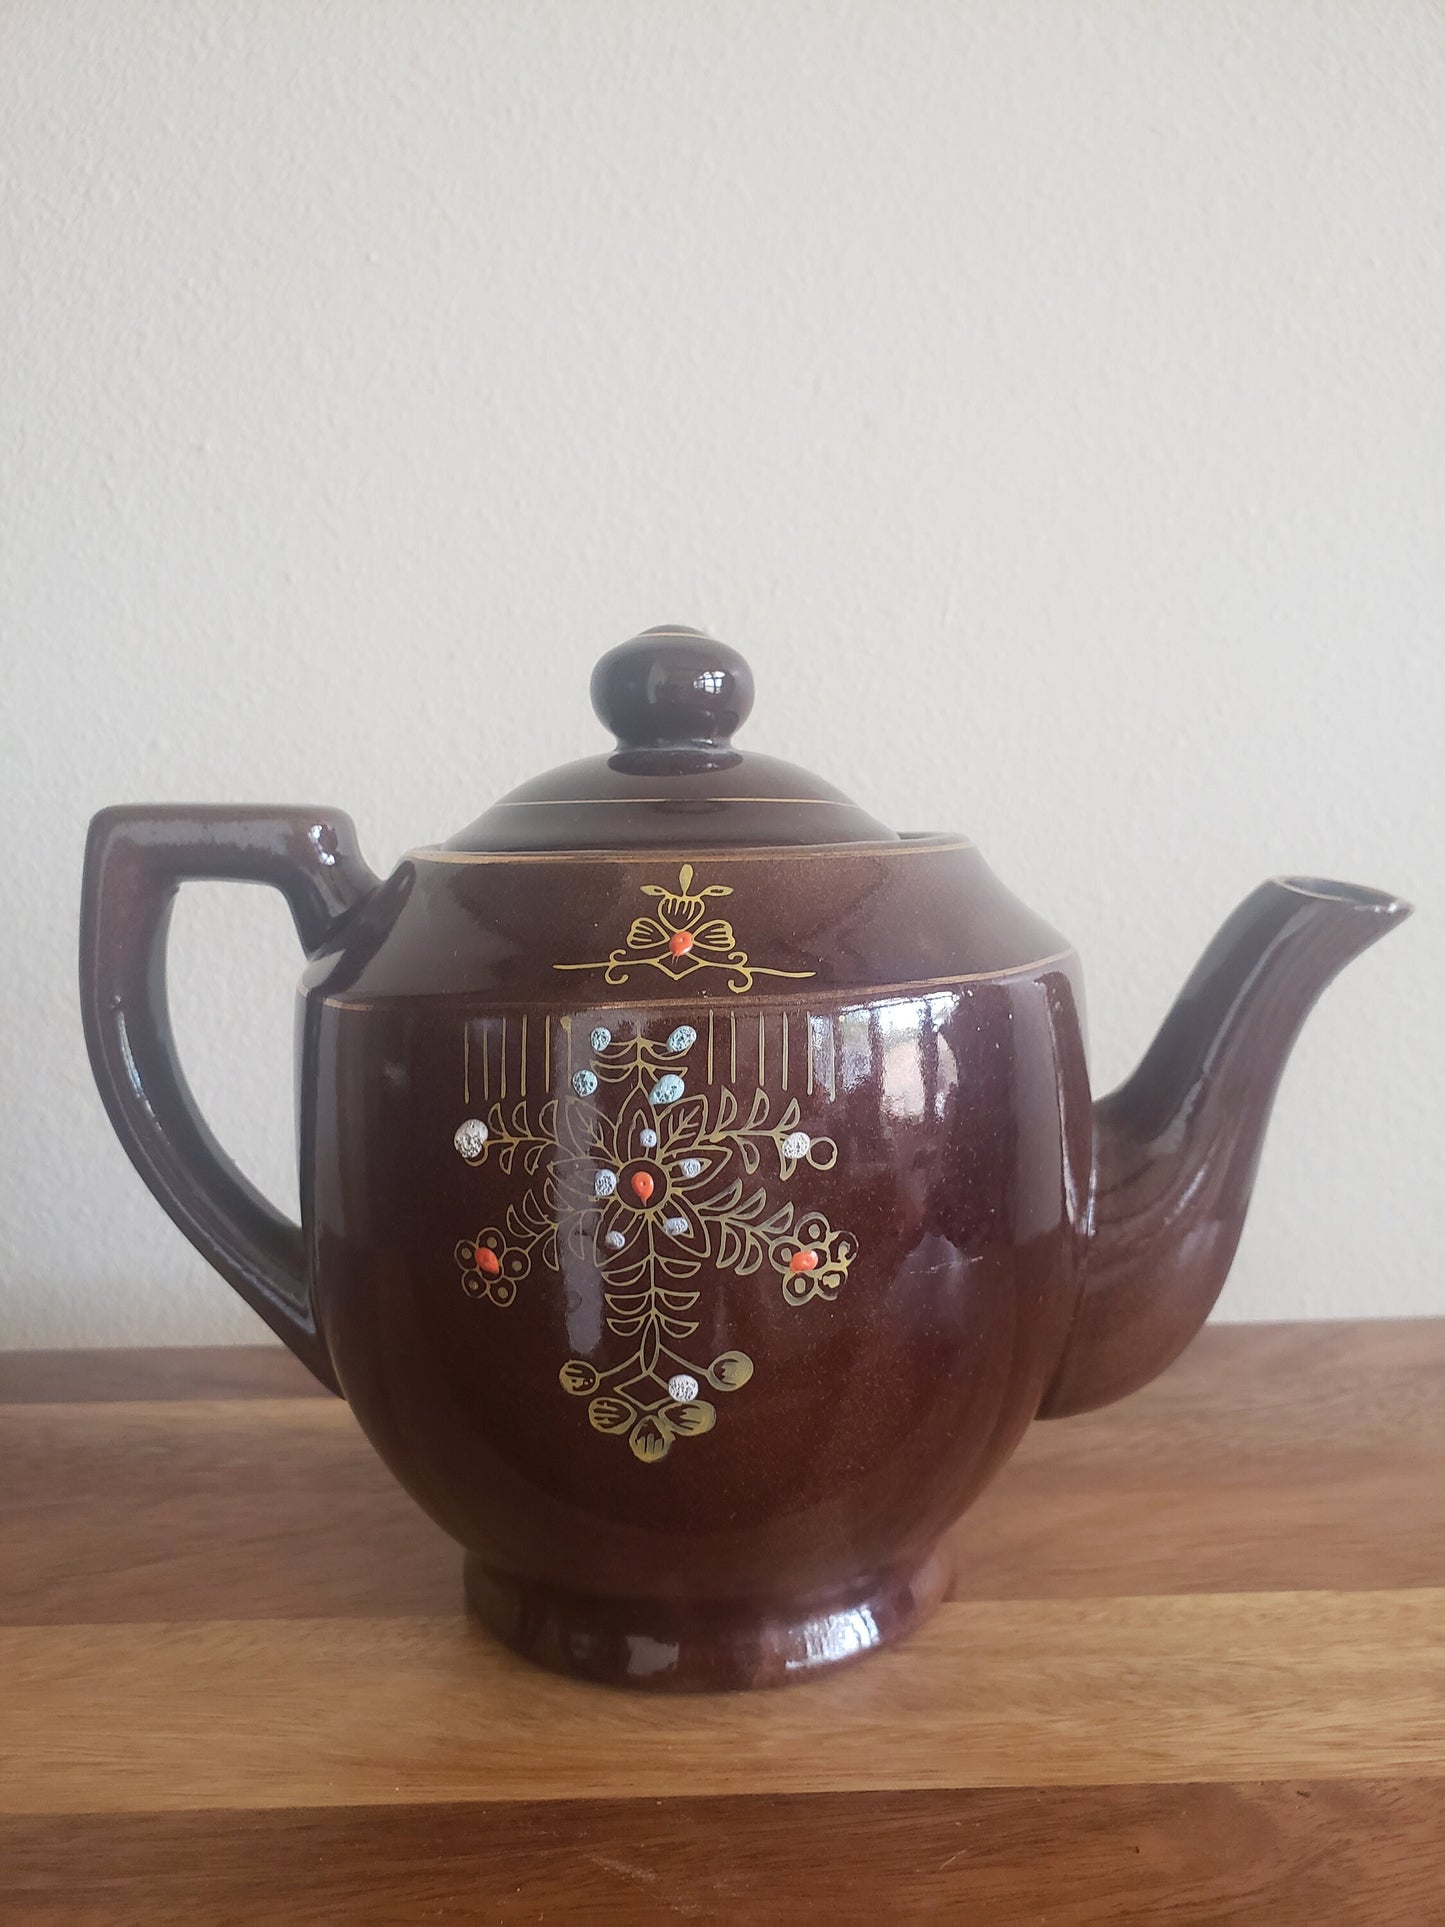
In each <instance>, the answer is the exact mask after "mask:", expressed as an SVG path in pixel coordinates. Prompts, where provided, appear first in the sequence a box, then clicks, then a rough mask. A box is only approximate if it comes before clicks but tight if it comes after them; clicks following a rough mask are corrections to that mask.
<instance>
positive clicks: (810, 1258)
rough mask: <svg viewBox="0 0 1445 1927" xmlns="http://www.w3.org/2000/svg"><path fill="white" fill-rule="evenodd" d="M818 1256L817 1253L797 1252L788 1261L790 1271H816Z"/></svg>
mask: <svg viewBox="0 0 1445 1927" xmlns="http://www.w3.org/2000/svg"><path fill="white" fill-rule="evenodd" d="M817 1269H818V1254H817V1252H816V1251H795V1252H794V1253H793V1255H792V1257H791V1258H789V1260H788V1270H789V1271H816V1270H817Z"/></svg>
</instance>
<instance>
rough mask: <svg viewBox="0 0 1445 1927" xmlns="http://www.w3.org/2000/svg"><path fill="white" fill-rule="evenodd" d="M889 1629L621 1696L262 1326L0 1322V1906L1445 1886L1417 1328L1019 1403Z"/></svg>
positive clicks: (423, 1914)
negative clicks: (1054, 1420) (522, 1639)
mask: <svg viewBox="0 0 1445 1927" xmlns="http://www.w3.org/2000/svg"><path fill="white" fill-rule="evenodd" d="M956 1541H957V1550H958V1555H959V1576H958V1580H957V1583H956V1585H955V1587H954V1591H953V1595H952V1597H951V1598H950V1600H949V1601H948V1602H947V1603H946V1604H945V1606H944V1607H943V1608H942V1610H941V1611H940V1612H939V1614H938V1615H937V1616H936V1618H935V1619H934V1620H933V1621H932V1622H931V1623H930V1624H929V1625H927V1626H926V1627H925V1628H924V1629H923V1631H922V1632H921V1633H920V1634H919V1635H917V1636H916V1637H915V1638H914V1639H913V1640H912V1641H910V1642H909V1643H907V1644H906V1645H904V1646H902V1647H900V1648H898V1649H897V1650H896V1651H892V1652H886V1653H884V1654H882V1655H880V1656H879V1657H877V1658H875V1659H872V1660H870V1661H868V1662H866V1663H865V1664H863V1665H861V1666H859V1667H857V1668H856V1669H853V1670H850V1671H845V1672H843V1673H839V1674H837V1675H835V1676H834V1677H832V1678H829V1679H825V1680H822V1681H820V1682H818V1683H815V1684H812V1685H805V1686H800V1687H796V1688H793V1689H790V1690H787V1691H784V1692H779V1693H770V1694H754V1695H743V1696H738V1697H718V1698H713V1697H703V1698H695V1699H682V1700H677V1699H663V1700H654V1699H650V1698H641V1697H631V1696H628V1695H625V1694H621V1693H616V1692H611V1691H608V1690H606V1689H602V1688H595V1687H587V1686H581V1685H577V1684H573V1683H571V1682H568V1681H564V1680H560V1679H556V1678H553V1677H551V1676H549V1675H546V1674H543V1673H540V1672H537V1671H535V1670H534V1669H532V1668H529V1667H527V1666H525V1665H524V1664H522V1663H521V1662H520V1661H517V1660H515V1659H514V1658H512V1657H511V1656H510V1655H509V1654H507V1653H505V1652H504V1651H502V1650H501V1649H500V1648H499V1647H497V1646H496V1645H495V1644H494V1643H493V1642H491V1641H490V1640H489V1639H488V1638H487V1637H486V1636H485V1635H484V1634H483V1633H481V1632H480V1631H479V1630H478V1629H476V1628H475V1627H474V1626H473V1625H471V1624H470V1623H469V1622H468V1620H467V1619H466V1617H465V1615H464V1613H463V1611H462V1608H461V1598H460V1559H459V1555H458V1553H457V1551H456V1549H455V1548H454V1547H453V1546H451V1545H450V1544H449V1543H448V1542H447V1541H446V1540H445V1539H443V1538H442V1537H441V1535H440V1534H439V1533H437V1532H436V1531H435V1530H434V1529H433V1528H432V1527H431V1526H430V1525H428V1523H427V1522H426V1521H425V1520H424V1519H423V1518H422V1517H421V1515H420V1514H419V1513H417V1512H416V1511H415V1508H414V1507H413V1506H412V1505H411V1503H410V1501H408V1500H407V1499H406V1498H405V1497H404V1496H403V1495H402V1494H401V1493H400V1492H399V1491H398V1490H397V1489H396V1488H395V1487H394V1486H393V1485H392V1484H391V1483H390V1481H389V1479H388V1477H387V1475H386V1473H385V1472H384V1471H383V1470H382V1468H381V1466H380V1464H379V1463H378V1462H377V1461H376V1460H375V1459H374V1457H373V1456H372V1455H371V1453H370V1451H369V1448H368V1447H367V1446H366V1444H365V1442H364V1441H363V1440H362V1439H361V1437H360V1435H359V1433H358V1432H357V1430H356V1427H355V1425H354V1423H353V1421H352V1420H351V1417H350V1415H349V1413H348V1412H347V1411H346V1408H345V1407H344V1406H343V1405H341V1404H340V1403H339V1402H338V1401H336V1400H333V1399H330V1398H328V1397H326V1396H324V1395H319V1394H318V1393H317V1392H316V1391H315V1390H314V1388H313V1385H312V1382H311V1381H310V1380H309V1379H308V1378H307V1376H306V1375H305V1374H304V1373H303V1372H302V1371H301V1370H300V1368H299V1367H296V1366H295V1365H294V1364H293V1363H292V1361H291V1360H290V1359H289V1358H288V1357H287V1355H286V1354H284V1353H282V1352H279V1351H275V1350H269V1349H268V1350H261V1349H257V1350H254V1351H215V1352H197V1351H176V1352H169V1353H161V1352H140V1353H125V1352H119V1353H110V1354H103V1353H94V1354H83V1353H60V1354H57V1353H48V1354H41V1353H34V1354H10V1355H8V1356H3V1357H0V1920H4V1921H7V1922H8V1921H9V1920H12V1919H13V1920H16V1921H22V1922H24V1921H31V1920H35V1921H47V1922H48V1921H61V1920H75V1921H82V1920H84V1921H107V1922H108V1921H137V1922H141V1921H146V1922H153V1921H171V1920H176V1921H179V1920H183V1919H184V1920H189V1921H207V1920H244V1921H259V1920H265V1921H272V1920H275V1921H303V1920H304V1921H324V1920H335V1919H342V1920H378V1921H379V1920H420V1919H431V1918H436V1917H439V1916H441V1917H451V1918H475V1919H496V1920H568V1919H571V1920H593V1919H596V1920H617V1921H638V1920H649V1919H654V1918H673V1917H677V1918H681V1919H727V1918H758V1919H804V1918H827V1919H858V1920H873V1921H882V1920H891V1919H898V1918H901V1917H918V1916H920V1915H923V1916H927V1915H931V1914H937V1915H940V1916H943V1917H945V1918H958V1919H967V1920H969V1921H1007V1922H1013V1921H1019V1922H1023V1921H1048V1922H1068V1923H1075V1922H1093V1921H1108V1920H1139V1921H1157V1920H1168V1921H1234V1920H1238V1921H1253V1920H1261V1919H1265V1918H1268V1919H1269V1920H1271V1921H1272V1922H1273V1921H1295V1920H1298V1921H1308V1922H1337V1921H1361V1922H1372V1923H1374V1922H1411V1923H1413V1922H1420V1923H1427V1922H1428V1923H1441V1922H1445V1320H1442V1321H1418V1320H1415V1321H1399V1322H1394V1323H1388V1324H1386V1323H1381V1324H1368V1325H1363V1324H1361V1325H1312V1326H1295V1327H1289V1326H1270V1327H1263V1326H1254V1327H1221V1328H1217V1329H1214V1330H1210V1331H1206V1332H1205V1334H1204V1335H1203V1337H1202V1338H1201V1339H1200V1340H1199V1342H1198V1343H1197V1344H1196V1346H1195V1347H1194V1348H1193V1350H1192V1351H1191V1352H1190V1353H1189V1354H1188V1355H1187V1356H1186V1357H1185V1359H1184V1360H1182V1361H1181V1362H1180V1364H1179V1365H1178V1366H1176V1367H1175V1369H1174V1370H1173V1372H1171V1373H1170V1374H1169V1375H1168V1376H1166V1377H1165V1378H1164V1379H1162V1380H1161V1381H1160V1382H1159V1383H1158V1384H1157V1385H1155V1386H1153V1387H1151V1388H1150V1389H1149V1390H1148V1391H1146V1392H1144V1393H1141V1394H1139V1395H1137V1396H1136V1397H1135V1398H1133V1399H1132V1400H1129V1401H1126V1402H1125V1403H1123V1404H1121V1405H1118V1406H1116V1407H1113V1408H1111V1409H1109V1410H1107V1411H1104V1412H1100V1413H1095V1414H1091V1415H1090V1416H1088V1417H1085V1418H1080V1419H1072V1420H1069V1421H1066V1422H1064V1423H1061V1424H1056V1425H1046V1426H1037V1427H1035V1428H1034V1430H1033V1431H1032V1432H1031V1433H1030V1435H1029V1437H1028V1438H1027V1439H1026V1440H1025V1442H1024V1445H1023V1447H1022V1448H1021V1450H1020V1452H1019V1454H1018V1456H1017V1458H1016V1459H1015V1461H1014V1463H1013V1464H1012V1465H1011V1466H1010V1467H1009V1468H1008V1470H1007V1471H1006V1472H1005V1473H1004V1475H1003V1477H1002V1478H1001V1479H1000V1480H999V1482H998V1484H997V1485H996V1486H995V1488H994V1489H993V1490H992V1491H990V1492H989V1493H988V1494H986V1495H985V1497H984V1498H983V1499H982V1500H981V1501H980V1503H979V1504H978V1505H977V1506H976V1507H975V1508H974V1509H973V1511H972V1512H970V1513H969V1514H968V1515H967V1517H966V1518H965V1519H964V1520H963V1521H961V1522H960V1524H959V1526H958V1527H957V1528H956Z"/></svg>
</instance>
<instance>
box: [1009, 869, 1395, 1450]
mask: <svg viewBox="0 0 1445 1927" xmlns="http://www.w3.org/2000/svg"><path fill="white" fill-rule="evenodd" d="M1410 909H1411V906H1410V905H1409V904H1408V903H1403V902H1401V901H1400V900H1399V899H1398V898H1396V897H1392V896H1387V895H1385V894H1384V893H1383V892H1381V891H1378V890H1368V889H1363V888H1360V887H1357V886H1356V885H1353V884H1348V883H1333V882H1329V881H1327V880H1325V879H1322V878H1318V877H1275V878H1273V879H1271V880H1270V881H1269V882H1268V883H1263V884H1261V885H1260V887H1259V888H1258V889H1257V890H1256V891H1254V893H1253V894H1252V895H1251V896H1248V897H1246V898H1245V900H1244V902H1243V903H1242V904H1240V906H1239V908H1238V909H1237V910H1236V911H1235V912H1234V914H1233V915H1232V916H1231V917H1230V918H1229V920H1228V921H1227V922H1226V923H1225V924H1224V926H1223V927H1222V929H1221V930H1220V931H1219V933H1218V935H1217V936H1216V937H1215V938H1214V941H1213V942H1212V943H1211V944H1210V945H1209V948H1208V949H1207V950H1206V951H1205V953H1204V955H1203V956H1202V957H1201V958H1200V960H1199V963H1198V964H1197V965H1196V967H1195V970H1194V973H1193V975H1192V976H1191V977H1190V979H1189V981H1188V983H1187V984H1186V985H1185V986H1184V989H1183V991H1182V992H1181V994H1180V996H1179V998H1178V1001H1177V1002H1176V1003H1175V1005H1174V1007H1173V1009H1172V1010H1171V1011H1170V1012H1169V1014H1168V1016H1167V1017H1166V1018H1165V1020H1164V1023H1163V1026H1162V1027H1161V1029H1160V1031H1159V1034H1158V1036H1157V1037H1156V1038H1155V1039H1154V1042H1153V1043H1152V1044H1151V1045H1150V1047H1149V1049H1148V1051H1147V1053H1146V1054H1145V1056H1144V1059H1143V1061H1142V1062H1141V1063H1140V1065H1139V1067H1138V1069H1137V1070H1136V1071H1135V1072H1134V1074H1133V1076H1132V1077H1130V1078H1129V1079H1128V1081H1127V1082H1126V1083H1124V1084H1122V1085H1121V1086H1120V1087H1119V1089H1118V1090H1116V1091H1112V1092H1111V1093H1110V1094H1109V1095H1108V1096H1107V1097H1104V1098H1101V1099H1100V1100H1099V1101H1098V1102H1097V1103H1096V1104H1095V1106H1094V1116H1093V1163H1092V1171H1091V1179H1090V1187H1089V1198H1088V1207H1087V1213H1086V1217H1085V1222H1084V1225H1083V1227H1082V1230H1083V1233H1084V1236H1083V1241H1082V1248H1081V1280H1080V1291H1079V1299H1078V1304H1077V1306H1076V1309H1075V1315H1074V1322H1073V1325H1072V1328H1071V1330H1070V1334H1069V1340H1068V1344H1067V1346H1066V1348H1065V1351H1064V1354H1063V1357H1062V1360H1061V1363H1060V1365H1059V1368H1058V1370H1057V1372H1056V1373H1055V1376H1054V1379H1053V1382H1052V1383H1051V1385H1050V1386H1049V1389H1048V1391H1047V1393H1046V1395H1045V1397H1044V1401H1043V1404H1042V1405H1041V1407H1040V1414H1039V1415H1040V1417H1043V1418H1063V1417H1065V1416H1067V1415H1068V1414H1069V1413H1072V1412H1084V1411H1089V1410H1090V1409H1091V1408H1093V1407H1094V1406H1097V1405H1106V1404H1108V1403H1109V1402H1110V1401H1111V1400H1113V1399H1116V1398H1122V1397H1123V1396H1124V1395H1125V1394H1126V1393H1128V1392H1132V1391H1135V1390H1136V1389H1137V1388H1138V1387H1139V1386H1141V1385H1144V1384H1147V1383H1148V1381H1149V1380H1150V1379H1151V1378H1153V1377H1154V1376H1155V1375H1156V1373H1158V1372H1161V1371H1163V1370H1164V1368H1165V1366H1166V1365H1170V1364H1172V1363H1173V1361H1174V1360H1175V1359H1176V1358H1177V1357H1178V1356H1179V1354H1180V1352H1182V1351H1183V1350H1184V1347H1185V1346H1186V1345H1187V1344H1188V1343H1189V1341H1190V1339H1191V1338H1193V1337H1194V1335H1195V1333H1196V1332H1197V1331H1198V1330H1199V1328H1200V1326H1201V1325H1202V1324H1203V1323H1204V1321H1205V1319H1206V1318H1207V1317H1208V1315H1209V1313H1210V1311H1211V1309H1212V1308H1213V1305H1214V1301H1215V1299H1216V1298H1217V1297H1218V1296H1219V1292H1220V1288H1221V1286H1222V1285H1223V1283H1224V1280H1225V1276H1226V1274H1227V1273H1228V1271H1229V1267H1230V1263H1231V1261H1232V1260H1233V1257H1234V1252H1235V1247H1236V1246H1237V1245H1238V1243H1239V1235H1240V1232H1241V1230H1242V1229H1243V1227H1244V1215H1245V1211H1246V1208H1247V1207H1248V1204H1249V1196H1250V1191H1251V1189H1252V1188H1253V1184H1254V1174H1255V1170H1256V1167H1257V1165H1258V1163H1259V1151H1260V1145H1261V1142H1262V1140H1263V1137H1264V1129H1265V1125H1266V1123H1267V1122H1268V1119H1269V1113H1270V1107H1271V1105H1272V1104H1273V1102H1274V1094H1275V1091H1276V1089H1277V1088H1278V1086H1279V1080H1280V1075H1281V1073H1282V1072H1283V1070H1284V1065H1285V1060H1286V1059H1287V1057H1288V1056H1289V1053H1290V1049H1291V1047H1292V1046H1293V1044H1294V1040H1295V1038H1296V1037H1297V1036H1298V1034H1299V1030H1300V1026H1301V1024H1302V1023H1303V1022H1304V1020H1305V1018H1306V1016H1307V1015H1308V1014H1309V1011H1310V1009H1311V1007H1312V1005H1313V1004H1314V1002H1315V999H1316V998H1317V997H1318V996H1319V994H1320V992H1321V991H1322V990H1323V989H1324V988H1325V986H1326V984H1328V983H1329V982H1330V980H1331V979H1332V978H1333V977H1334V976H1335V975H1336V974H1337V973H1338V972H1339V971H1340V970H1341V969H1343V967H1344V966H1345V964H1347V963H1348V962H1349V961H1350V959H1351V958H1352V957H1356V956H1358V955H1359V954H1360V952H1361V951H1363V950H1365V949H1367V948H1368V947H1369V945H1370V944H1372V943H1374V942H1375V941H1376V940H1377V939H1378V938H1380V937H1382V936H1384V934H1385V932H1386V931H1387V930H1391V929H1393V928H1394V926H1395V925H1396V924H1397V923H1401V922H1403V921H1404V919H1405V918H1406V917H1408V916H1409V914H1410Z"/></svg>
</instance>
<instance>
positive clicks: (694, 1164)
mask: <svg viewBox="0 0 1445 1927" xmlns="http://www.w3.org/2000/svg"><path fill="white" fill-rule="evenodd" d="M677 1168H678V1170H679V1171H681V1173H682V1175H683V1176H684V1177H685V1178H700V1177H701V1176H702V1159H701V1158H684V1159H683V1161H682V1163H681V1164H680V1165H678V1167H677Z"/></svg>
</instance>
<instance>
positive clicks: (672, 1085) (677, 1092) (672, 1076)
mask: <svg viewBox="0 0 1445 1927" xmlns="http://www.w3.org/2000/svg"><path fill="white" fill-rule="evenodd" d="M686 1089H687V1086H686V1085H685V1084H684V1083H683V1081H682V1079H681V1078H680V1077H679V1076H678V1075H677V1073H676V1071H669V1072H668V1073H667V1075H666V1077H659V1078H658V1080H657V1082H656V1083H655V1084H654V1085H653V1087H652V1089H651V1090H650V1091H649V1092H648V1100H649V1102H651V1103H653V1104H675V1103H676V1102H677V1100H678V1099H679V1098H680V1097H681V1096H682V1094H683V1092H684V1091H685V1090H686Z"/></svg>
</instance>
